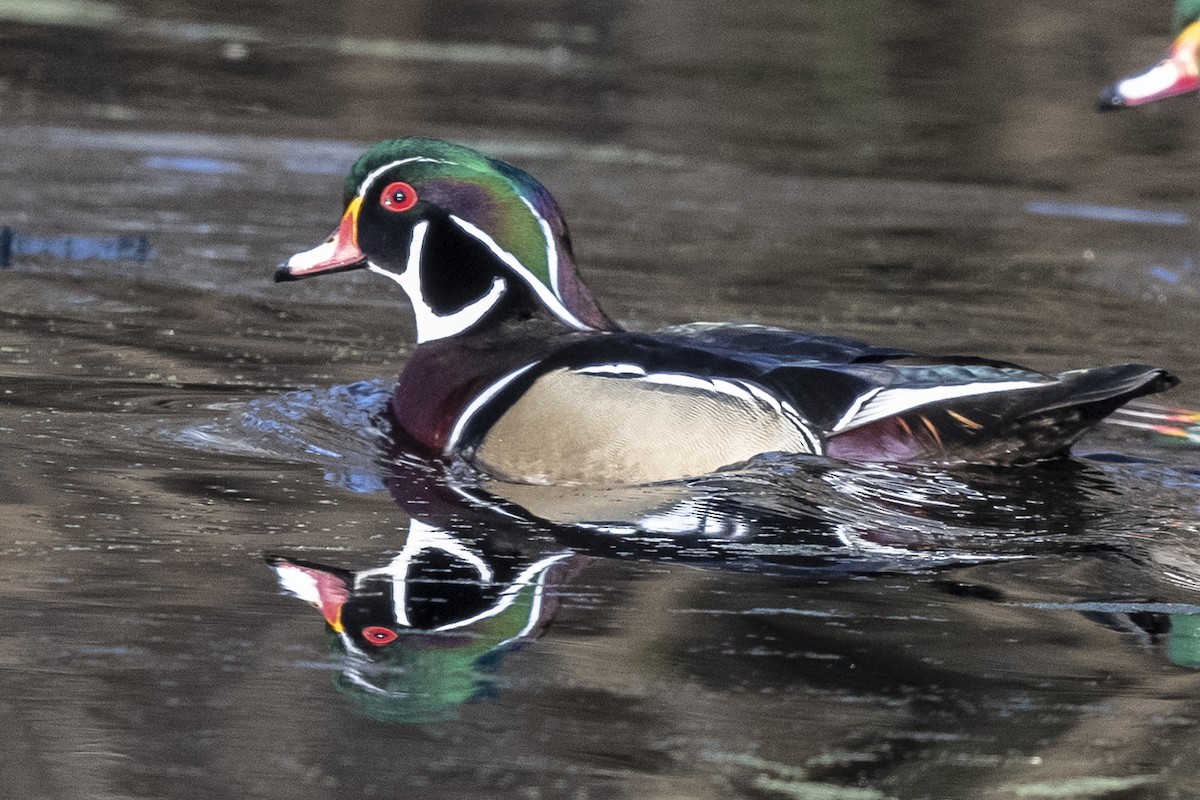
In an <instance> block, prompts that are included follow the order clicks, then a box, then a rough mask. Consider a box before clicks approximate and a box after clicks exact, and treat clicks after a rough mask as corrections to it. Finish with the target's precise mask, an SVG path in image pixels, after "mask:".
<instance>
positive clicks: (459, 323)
mask: <svg viewBox="0 0 1200 800" xmlns="http://www.w3.org/2000/svg"><path fill="white" fill-rule="evenodd" d="M428 232H429V223H428V222H421V223H418V224H417V225H415V226H414V227H413V231H412V240H411V241H410V242H409V246H408V262H407V264H406V265H405V267H404V273H403V274H402V275H397V274H396V273H394V272H392V271H391V270H386V269H384V268H383V267H380V266H377V265H375V264H368V265H367V269H368V270H370V271H371V272H374V273H375V274H377V275H382V276H383V277H385V278H387V279H388V280H391V281H394V282H395V283H396V284H397V285H399V286H400V288H401V289H403V290H404V293H405V294H407V295H408V299H409V302H410V303H412V307H413V314H414V316H415V317H416V320H417V344H421V343H422V342H431V341H434V340H435V339H445V338H446V337H448V336H455V335H457V334H460V333H462V332H463V331H465V330H467V329H468V328H470V327H471V326H473V325H474V324H475V323H477V322H479V320H481V319H483V318H484V317H485V316H486V315H487V313H488V312H489V311H491V310H492V309H493V308H494V307H495V306H496V304H497V303H499V302H500V298H502V297H503V296H504V293H505V292H506V291H508V284H507V283H505V281H504V279H503V278H501V277H498V276H497V277H496V278H495V279H493V280H492V285H491V288H489V289H488V291H487V293H486V294H485V295H483V296H482V297H480V298H479V299H477V300H473V301H472V302H470V303H467V304H466V305H465V306H463V307H462V308H460V309H458V310H457V311H452V312H450V313H449V314H438V313H437V312H436V311H434V310H433V308H432V307H431V306H430V305H429V304H428V303H426V302H425V294H424V291H423V289H422V287H421V252H422V250H423V249H424V247H425V235H426V234H427V233H428Z"/></svg>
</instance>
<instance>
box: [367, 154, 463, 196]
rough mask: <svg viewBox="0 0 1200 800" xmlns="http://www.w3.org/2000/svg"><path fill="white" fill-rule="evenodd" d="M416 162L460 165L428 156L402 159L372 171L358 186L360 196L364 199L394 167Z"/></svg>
mask: <svg viewBox="0 0 1200 800" xmlns="http://www.w3.org/2000/svg"><path fill="white" fill-rule="evenodd" d="M414 161H423V162H425V163H428V164H448V165H449V166H452V167H457V166H458V164H456V163H455V162H453V161H443V160H442V159H440V158H429V157H428V156H412V157H411V158H401V159H399V160H398V161H393V162H391V163H389V164H384V165H383V166H382V167H379V168H378V169H374V170H371V172H370V173H369V174H368V175H367V177H365V178H363V182H362V183H360V184H359V185H358V196H359V197H364V196H365V195H366V193H367V189H369V188H370V186H371V184H372V183H374V182H375V179H376V178H378V177H379V176H380V175H382V174H383V173H385V172H387V171H388V170H389V169H391V168H392V167H398V166H400V165H401V164H411V163H413V162H414Z"/></svg>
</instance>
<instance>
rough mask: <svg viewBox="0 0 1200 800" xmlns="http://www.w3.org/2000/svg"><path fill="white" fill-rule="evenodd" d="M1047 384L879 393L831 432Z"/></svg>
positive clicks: (960, 386) (970, 385) (971, 385)
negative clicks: (920, 408)
mask: <svg viewBox="0 0 1200 800" xmlns="http://www.w3.org/2000/svg"><path fill="white" fill-rule="evenodd" d="M1049 383H1050V382H1049V381H994V382H991V383H963V384H958V385H954V386H930V387H928V388H925V389H883V390H882V391H879V392H877V393H876V394H875V395H874V396H873V397H871V398H870V399H868V400H867V401H866V402H864V403H862V404H861V405H860V406H859V407H858V410H857V412H856V413H855V414H853V415H852V416H849V415H847V416H843V417H842V419H841V420H839V421H838V424H837V425H835V426H834V428H833V430H834V432H835V433H836V432H838V431H842V430H847V429H849V428H857V427H860V426H862V425H866V424H868V423H871V422H875V421H877V420H881V419H883V418H884V417H890V416H893V415H895V414H899V413H901V412H902V411H908V410H909V409H911V408H917V407H918V406H923V405H928V404H929V403H936V402H938V401H940V400H953V399H955V398H958V397H971V396H972V395H979V394H995V393H996V392H1011V391H1015V390H1017V389H1032V388H1034V387H1037V386H1047V385H1049Z"/></svg>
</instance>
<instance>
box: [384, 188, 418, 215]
mask: <svg viewBox="0 0 1200 800" xmlns="http://www.w3.org/2000/svg"><path fill="white" fill-rule="evenodd" d="M379 204H380V205H381V206H383V207H384V208H386V209H387V210H388V211H408V210H409V209H410V208H412V207H413V206H415V205H416V204H417V190H416V189H414V188H413V187H411V186H409V185H408V184H407V183H405V182H404V181H396V182H395V183H389V184H388V185H387V186H385V187H384V189H383V194H381V195H379Z"/></svg>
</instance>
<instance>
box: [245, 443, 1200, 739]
mask: <svg viewBox="0 0 1200 800" xmlns="http://www.w3.org/2000/svg"><path fill="white" fill-rule="evenodd" d="M383 483H384V485H385V486H386V487H387V489H388V491H389V492H390V494H391V496H392V498H393V500H394V501H395V503H396V504H397V505H398V506H399V507H400V508H401V509H402V510H403V511H404V512H405V513H406V514H407V515H408V516H409V518H410V527H409V531H408V534H407V537H406V539H405V541H404V543H403V546H402V547H401V549H400V551H399V553H397V554H396V555H395V556H394V557H392V558H390V560H388V561H387V562H386V563H384V564H382V565H370V566H367V567H365V568H361V569H357V570H348V569H344V568H340V567H333V566H327V565H322V564H316V563H312V562H308V561H304V560H300V559H295V558H287V557H282V556H272V557H270V558H269V559H268V561H269V563H270V566H271V567H272V568H273V569H274V571H275V573H276V575H277V576H278V579H279V583H280V586H281V587H282V588H283V589H284V590H285V591H286V592H287V593H289V594H291V595H293V596H295V597H297V598H299V599H301V600H304V601H306V602H308V603H309V604H311V605H312V606H314V607H315V608H317V609H318V610H319V611H320V613H321V615H322V616H323V617H324V619H325V622H326V625H327V628H328V631H329V634H330V647H331V649H332V651H333V652H334V653H335V654H337V656H338V657H339V659H340V664H341V672H340V674H339V675H338V677H337V679H336V683H337V686H338V688H339V689H340V690H341V691H342V692H344V693H345V694H346V695H348V696H349V697H351V698H352V699H353V700H354V701H355V703H356V704H358V705H359V706H360V708H361V709H362V710H363V711H364V712H365V713H367V714H368V715H370V716H372V717H375V718H378V719H384V720H391V721H406V722H429V721H436V720H443V719H448V718H452V717H453V716H455V715H456V713H457V710H458V709H459V707H460V706H461V705H462V704H464V703H467V702H469V701H472V700H475V699H479V698H481V697H486V696H489V695H491V694H494V693H495V691H496V678H495V675H496V670H497V668H498V667H499V665H500V664H501V662H502V661H503V659H504V657H505V655H506V654H508V653H510V652H512V651H513V650H514V649H516V648H518V647H519V646H520V645H521V644H522V643H523V642H527V641H530V640H532V639H534V638H536V637H537V636H539V635H540V633H541V632H542V631H543V630H544V629H545V628H546V626H547V624H548V623H549V621H550V619H551V617H552V616H553V615H554V613H555V612H556V610H557V609H558V607H559V601H560V599H561V598H562V597H563V596H564V595H565V594H566V593H567V591H568V589H567V587H568V585H569V584H570V582H571V581H572V580H574V579H575V578H576V577H577V576H578V575H579V574H580V572H581V571H582V570H583V569H584V567H585V566H586V565H587V564H588V562H589V561H590V560H592V559H595V558H606V559H636V560H642V561H653V562H660V563H674V564H687V565H692V566H697V567H703V568H707V569H720V570H729V571H748V572H754V573H756V574H768V575H773V576H775V578H776V579H777V580H779V581H781V582H782V583H783V584H784V585H789V586H796V585H801V584H809V585H812V584H815V583H817V582H821V583H823V584H826V585H827V584H828V583H829V581H830V580H831V579H834V578H838V577H845V578H848V577H852V576H855V575H861V574H864V573H878V572H904V571H928V570H930V569H944V568H948V567H956V566H957V567H965V566H969V565H981V564H987V563H996V562H1002V561H1006V560H1016V559H1026V558H1030V557H1033V556H1037V555H1041V554H1047V555H1048V554H1058V555H1062V554H1064V553H1070V554H1077V553H1089V554H1092V555H1099V556H1104V555H1106V554H1116V556H1117V557H1118V558H1124V557H1125V554H1123V553H1121V552H1120V548H1119V547H1118V546H1117V545H1115V544H1114V543H1113V541H1112V540H1111V537H1108V536H1106V535H1105V534H1104V532H1103V530H1102V529H1097V528H1096V526H1095V525H1094V524H1093V523H1094V522H1095V520H1096V519H1097V518H1100V517H1113V518H1119V517H1120V515H1121V514H1122V513H1128V509H1122V508H1121V505H1122V504H1121V500H1120V497H1119V495H1118V494H1116V493H1114V492H1113V490H1112V487H1111V486H1110V485H1109V484H1108V482H1107V480H1106V479H1105V477H1104V475H1103V473H1101V472H1099V471H1098V470H1096V469H1094V468H1092V467H1090V466H1088V465H1086V464H1083V463H1081V462H1078V461H1069V462H1062V463H1059V464H1054V465H1046V466H1044V467H1038V468H1033V469H1027V470H1017V471H1012V470H1007V471H991V470H979V471H973V472H959V473H947V472H941V471H937V470H933V469H913V468H892V467H871V468H867V469H864V468H862V467H860V466H855V465H849V464H838V463H836V462H831V461H828V460H821V459H810V460H805V459H796V458H794V457H793V458H789V459H788V460H787V461H786V462H782V463H781V462H779V461H773V460H770V459H766V460H760V461H758V462H756V463H750V464H747V465H745V466H744V467H743V468H741V469H738V470H733V471H729V472H725V473H718V474H714V475H710V476H705V477H703V478H698V479H693V480H688V481H675V482H667V483H662V484H654V485H649V486H642V487H594V486H587V487H584V486H574V487H571V486H535V485H528V484H507V483H501V482H497V481H491V480H486V479H482V478H480V477H479V476H478V474H477V473H474V472H472V471H469V470H468V471H459V470H458V468H456V467H455V466H454V465H447V464H439V463H430V462H428V461H425V460H422V459H419V458H416V457H414V456H411V455H410V454H408V453H405V452H403V451H400V452H393V453H391V454H390V461H389V462H388V468H387V472H386V474H385V475H384V477H383ZM1118 524H1124V523H1123V522H1119V523H1118ZM932 585H933V586H934V587H935V588H936V591H938V592H940V593H943V594H948V595H967V596H969V597H971V598H972V599H976V600H978V599H984V600H988V601H991V602H994V603H997V604H1000V605H1011V604H1012V603H1013V602H1016V603H1017V604H1018V605H1020V603H1021V599H1020V598H1019V597H1016V596H1015V595H1011V593H1010V591H1009V589H1007V588H994V587H991V586H987V585H979V586H976V585H972V584H969V583H967V582H963V581H958V580H946V581H940V582H935V583H933V584H932ZM1131 608H1132V610H1131V611H1130V610H1127V609H1123V608H1121V607H1116V608H1103V609H1101V608H1089V607H1087V606H1086V604H1085V605H1084V606H1081V607H1080V608H1079V611H1080V613H1082V614H1084V615H1085V616H1086V617H1087V618H1089V619H1091V620H1092V621H1093V622H1096V623H1099V624H1101V625H1104V626H1106V627H1110V628H1113V629H1114V630H1119V631H1122V632H1125V633H1131V632H1132V634H1133V638H1132V639H1131V641H1133V642H1135V643H1137V644H1138V645H1139V646H1141V647H1149V648H1154V649H1157V650H1163V651H1165V652H1166V653H1167V654H1168V656H1169V657H1170V658H1171V659H1172V660H1173V661H1175V662H1176V663H1180V664H1185V665H1195V663H1196V661H1197V658H1196V654H1195V652H1193V651H1197V652H1200V649H1198V648H1196V647H1195V646H1194V642H1196V641H1200V639H1197V637H1195V636H1194V635H1190V634H1188V632H1193V633H1194V632H1195V631H1196V629H1197V627H1198V626H1197V625H1196V624H1194V619H1195V618H1194V617H1191V616H1189V615H1188V614H1180V613H1170V609H1167V610H1166V611H1162V612H1160V611H1158V610H1156V606H1154V604H1149V605H1147V604H1145V603H1142V604H1140V605H1138V604H1135V605H1134V606H1131ZM1173 631H1180V633H1177V634H1173V633H1172V632H1173ZM1185 634H1188V635H1185Z"/></svg>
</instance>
